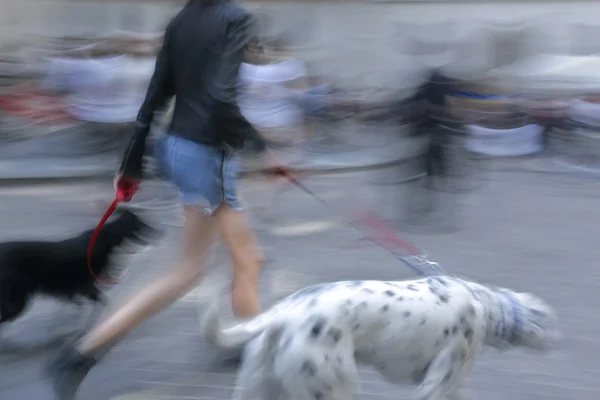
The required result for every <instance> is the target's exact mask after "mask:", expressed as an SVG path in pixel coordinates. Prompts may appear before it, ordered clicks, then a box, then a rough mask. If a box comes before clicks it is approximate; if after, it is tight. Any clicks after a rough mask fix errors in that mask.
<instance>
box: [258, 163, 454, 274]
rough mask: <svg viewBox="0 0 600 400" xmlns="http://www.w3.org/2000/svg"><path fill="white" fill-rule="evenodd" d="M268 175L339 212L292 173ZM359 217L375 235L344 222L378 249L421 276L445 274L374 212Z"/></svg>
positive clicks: (364, 211)
mask: <svg viewBox="0 0 600 400" xmlns="http://www.w3.org/2000/svg"><path fill="white" fill-rule="evenodd" d="M267 173H269V174H271V175H274V176H278V177H282V178H285V179H287V180H288V182H290V183H291V184H293V185H294V186H296V187H297V188H299V189H301V190H302V191H303V192H305V193H306V194H308V195H310V196H311V197H312V198H314V199H315V200H317V201H318V202H319V203H321V204H323V205H324V206H325V207H326V208H327V209H328V210H330V211H331V212H333V213H335V214H337V213H338V211H337V210H334V209H333V208H331V207H330V206H329V204H327V202H326V201H325V200H323V199H321V198H320V197H319V196H318V195H317V194H316V193H315V192H313V191H312V190H310V189H309V188H308V187H306V185H304V184H303V183H302V182H300V181H299V180H298V179H296V177H294V176H293V175H292V173H291V172H290V171H289V170H287V169H285V168H283V167H278V168H274V169H273V170H271V171H268V172H267ZM356 214H357V215H358V216H359V219H360V221H361V222H362V224H363V225H365V226H366V227H367V228H369V230H370V231H371V232H373V233H374V235H370V234H367V233H365V232H364V229H362V228H361V227H360V226H357V225H356V224H355V223H353V222H352V221H350V220H348V219H344V221H345V222H346V223H347V224H349V225H350V226H352V227H353V228H354V229H356V230H357V231H359V232H360V233H362V234H363V235H365V238H366V239H368V240H369V241H371V242H372V243H374V244H375V245H377V246H378V247H380V248H382V249H384V250H386V251H388V252H390V253H391V254H393V255H394V256H395V257H397V258H399V259H401V260H402V261H404V262H405V263H406V264H407V265H408V266H409V267H410V268H411V269H413V270H414V271H415V272H417V273H418V274H420V275H429V274H431V273H435V274H439V273H443V271H442V269H441V268H440V267H439V265H438V264H437V263H434V262H432V261H429V260H428V259H427V255H426V254H425V253H424V252H423V251H421V250H419V249H418V248H417V247H415V246H413V245H412V244H411V243H409V242H408V241H406V240H404V239H403V238H402V237H401V236H400V235H398V234H397V233H396V232H395V231H394V229H392V228H390V227H389V226H387V225H386V224H385V223H384V222H383V221H381V220H380V219H379V218H377V217H376V216H375V215H374V214H373V213H372V212H370V211H369V210H368V209H366V208H364V207H363V208H362V210H360V211H359V212H356ZM398 249H402V250H404V252H405V254H406V253H408V256H406V255H402V254H400V253H399V252H398Z"/></svg>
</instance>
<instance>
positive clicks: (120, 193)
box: [87, 178, 139, 285]
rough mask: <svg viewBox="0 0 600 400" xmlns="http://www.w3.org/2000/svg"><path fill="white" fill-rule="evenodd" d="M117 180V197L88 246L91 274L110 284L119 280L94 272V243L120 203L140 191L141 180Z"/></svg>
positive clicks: (127, 200)
mask: <svg viewBox="0 0 600 400" xmlns="http://www.w3.org/2000/svg"><path fill="white" fill-rule="evenodd" d="M116 182H117V183H116V190H117V193H116V196H115V199H114V200H113V202H112V203H111V204H110V206H108V208H107V209H106V212H105V213H104V215H103V216H102V219H100V222H99V223H98V226H96V229H94V232H93V233H92V238H91V239H90V243H89V244H88V248H87V264H88V270H89V272H90V275H92V277H93V278H94V279H95V280H97V281H99V282H102V283H106V284H109V285H116V284H117V283H118V282H117V281H114V280H112V279H110V278H106V277H103V276H98V275H96V273H95V272H94V268H92V251H93V250H94V244H95V243H96V239H98V235H100V231H101V230H102V227H103V226H104V224H105V223H106V221H107V220H108V219H109V218H110V216H111V215H112V213H113V212H114V211H115V210H116V209H117V206H118V205H119V203H127V202H129V201H130V200H131V199H132V198H133V195H134V194H135V193H136V192H137V191H138V188H139V182H137V181H132V180H127V179H122V178H121V179H119V178H117V181H116Z"/></svg>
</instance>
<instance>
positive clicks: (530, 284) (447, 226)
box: [0, 160, 600, 400]
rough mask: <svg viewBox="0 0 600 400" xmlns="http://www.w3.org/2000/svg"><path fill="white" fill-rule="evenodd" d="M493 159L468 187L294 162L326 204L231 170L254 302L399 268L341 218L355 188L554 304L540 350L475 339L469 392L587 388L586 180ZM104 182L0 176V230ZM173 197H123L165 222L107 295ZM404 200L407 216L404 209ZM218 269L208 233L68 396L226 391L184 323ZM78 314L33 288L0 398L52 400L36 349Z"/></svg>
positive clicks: (114, 295)
mask: <svg viewBox="0 0 600 400" xmlns="http://www.w3.org/2000/svg"><path fill="white" fill-rule="evenodd" d="M499 163H500V164H502V165H499V164H498V163H493V164H486V165H485V166H484V165H479V169H478V170H477V174H473V175H472V176H471V177H469V178H468V179H477V182H478V184H477V185H473V186H472V187H469V190H463V191H459V192H451V191H448V192H439V193H433V194H434V195H435V196H433V197H432V192H427V191H425V190H424V189H422V188H421V187H418V186H417V183H411V184H406V185H390V184H387V183H386V182H388V181H387V180H385V179H383V180H382V179H380V178H381V176H380V175H381V172H379V171H368V172H352V173H348V174H337V175H320V176H313V177H304V178H303V179H304V180H303V182H304V183H305V184H306V185H307V186H309V187H310V188H311V189H312V190H314V191H315V192H316V193H318V194H319V196H320V197H322V199H323V200H325V201H326V202H327V203H328V204H330V205H331V206H332V208H333V209H334V210H336V211H337V213H333V212H332V211H331V210H329V209H327V208H326V207H324V206H322V205H321V204H319V203H318V202H316V201H315V200H314V199H313V198H311V197H310V196H307V195H305V194H304V193H302V192H300V191H298V190H297V189H293V188H290V189H289V190H285V191H283V192H281V193H279V194H277V195H276V196H275V197H273V191H272V187H271V186H269V184H268V183H267V182H265V181H262V180H259V179H256V178H252V179H245V180H243V181H241V183H240V185H241V186H240V187H241V190H240V191H241V193H242V197H243V199H244V202H245V203H246V204H247V205H248V207H249V212H250V215H251V216H252V219H253V224H254V226H255V227H256V229H257V232H258V235H259V238H260V240H261V243H262V244H263V245H264V247H265V252H266V255H267V258H268V262H267V265H266V272H265V276H264V282H263V284H262V285H263V288H262V292H263V293H264V299H265V305H268V304H269V303H270V302H272V301H273V299H276V298H279V297H281V296H284V295H286V294H289V293H291V292H293V291H295V290H297V289H299V288H301V287H303V286H306V285H309V284H312V283H317V282H322V281H332V280H341V279H405V278H410V277H412V274H411V271H410V270H409V269H407V268H406V267H405V266H404V265H403V264H401V263H399V262H398V261H397V260H396V259H395V258H394V257H393V256H391V255H390V254H388V253H386V252H385V251H383V250H381V249H379V248H377V247H374V246H372V245H369V244H368V243H366V242H361V241H360V238H361V234H360V233H359V232H357V231H356V230H355V229H353V228H352V227H350V226H349V225H348V224H346V223H344V220H343V218H344V217H345V216H347V215H349V214H347V212H348V211H349V210H350V209H351V206H352V205H355V204H357V203H361V204H362V205H363V206H365V207H369V208H370V209H372V210H375V211H376V212H377V213H378V214H379V215H380V216H381V217H382V218H383V219H385V220H386V221H388V223H389V224H390V225H392V226H394V227H395V228H397V229H398V230H399V231H400V232H404V233H405V236H406V237H407V238H408V239H409V240H411V241H412V242H413V243H415V244H416V245H417V246H419V247H421V248H423V249H426V250H427V251H428V252H429V254H430V258H431V259H432V260H434V261H438V262H440V263H441V264H442V266H443V267H444V268H445V269H446V270H447V271H448V272H450V273H452V274H456V275H458V276H461V277H466V278H469V279H472V280H476V281H480V282H482V283H488V284H493V285H498V286H505V287H510V288H513V289H515V290H520V291H528V292H529V291H530V292H533V293H536V294H538V295H540V296H542V297H544V298H545V299H547V300H548V302H549V303H550V304H551V305H553V306H554V307H555V308H556V310H557V312H558V314H559V317H560V324H561V328H562V330H563V332H564V339H563V341H562V342H561V343H560V344H559V346H558V347H557V348H556V349H554V350H553V351H552V352H550V353H548V354H536V353H532V352H526V351H521V350H514V351H510V352H506V353H497V352H496V351H492V350H490V351H486V352H485V353H484V354H483V355H482V357H481V359H480V360H479V361H478V362H477V363H476V366H475V368H474V371H473V373H472V374H471V375H470V376H469V378H468V379H467V381H466V382H465V390H466V392H467V394H469V395H470V397H471V398H473V399H483V400H500V399H509V398H510V399H511V400H542V399H543V400H551V399H561V400H597V399H598V398H600V385H599V384H598V376H599V372H600V371H599V369H600V367H599V364H598V359H599V358H600V346H599V343H598V335H597V332H598V329H599V328H600V323H599V320H598V319H597V318H596V315H597V312H596V308H597V296H598V294H597V293H598V288H599V285H598V283H597V282H598V278H600V272H598V271H599V269H598V268H596V261H597V260H598V259H599V258H600V246H598V245H597V242H598V239H597V237H598V235H597V234H595V233H596V232H595V231H596V229H597V226H599V225H600V213H598V212H597V207H598V206H597V204H598V202H597V198H598V194H600V185H598V184H597V183H596V182H597V181H586V182H585V184H584V183H580V184H577V185H575V184H573V185H567V184H566V182H567V181H568V178H565V179H564V180H561V181H552V182H549V181H548V180H547V179H546V178H545V177H544V176H542V174H541V173H539V172H536V171H535V170H534V169H535V168H532V169H527V168H514V166H515V164H517V163H520V161H515V160H507V161H501V162H499ZM484 167H485V168H484ZM561 183H565V184H561ZM112 193H113V192H112V189H111V185H110V182H106V181H104V182H103V181H97V182H96V181H87V182H78V183H52V184H46V185H44V184H36V185H32V184H29V183H19V184H6V183H5V184H4V185H2V186H0V196H1V198H2V201H1V202H0V219H1V220H2V222H3V229H2V231H0V240H9V239H17V238H48V239H56V238H59V237H67V236H71V235H73V234H75V233H77V232H79V231H81V230H84V229H89V228H90V227H92V226H93V225H95V224H96V223H97V221H98V219H99V217H100V214H101V212H100V211H99V209H98V205H97V204H96V202H97V201H110V200H111V196H112ZM265 198H267V199H273V201H272V202H268V201H266V200H265ZM175 199H176V196H175V194H174V193H173V192H172V190H171V189H170V188H168V187H167V186H165V184H164V183H161V182H149V183H147V184H146V186H145V187H144V190H143V191H142V192H141V193H140V194H139V196H138V198H136V203H135V204H133V206H138V207H140V208H145V209H146V210H147V211H145V214H146V215H147V216H148V217H149V218H153V219H154V220H155V222H156V223H161V224H162V225H163V226H165V229H166V236H165V238H164V239H163V240H162V242H161V243H160V245H157V246H156V247H153V248H150V249H148V250H146V251H144V252H141V253H139V254H137V255H135V256H133V257H131V259H130V260H129V262H128V265H129V267H130V269H129V271H130V273H129V275H128V276H127V277H126V278H125V279H124V280H123V281H122V283H121V284H119V285H118V286H116V287H114V288H113V289H111V291H110V293H109V294H108V295H109V297H110V299H111V307H114V306H116V305H118V304H119V303H120V302H122V300H123V298H124V297H127V296H128V295H130V294H131V293H132V292H133V291H135V290H137V289H138V288H139V287H140V286H143V285H144V284H145V283H146V282H148V281H149V280H151V279H153V278H155V277H156V276H158V275H160V274H161V273H162V271H164V270H165V268H169V266H170V265H172V264H173V263H174V262H175V260H176V258H177V255H178V251H179V246H180V245H179V238H180V235H181V227H180V226H181V222H182V220H181V214H180V211H179V210H178V208H177V207H175ZM432 199H434V200H435V201H432ZM268 204H271V206H272V208H270V209H268V208H267V205H268ZM423 204H429V205H431V204H434V205H436V207H437V208H440V207H441V209H442V212H439V210H438V211H437V212H433V213H427V212H419V213H417V212H416V210H417V209H419V210H420V209H421V208H422V207H423ZM410 214H414V215H417V216H419V217H420V218H417V219H416V220H415V218H412V219H411V218H407V217H408V216H410ZM444 215H451V218H442V216H444ZM421 228H423V229H421ZM425 228H427V229H425ZM228 271H229V261H228V259H227V257H226V253H225V251H224V249H223V248H222V246H221V247H219V248H218V249H217V252H216V256H215V259H214V260H213V262H212V263H211V268H210V270H209V272H208V276H207V279H206V281H205V282H204V283H203V285H201V286H200V287H199V288H198V289H196V290H195V291H193V292H192V293H190V294H189V295H188V296H185V297H184V298H183V299H181V300H180V301H178V302H177V303H175V304H174V305H172V306H171V307H170V308H168V309H167V310H165V311H164V312H162V313H161V314H159V315H157V316H156V317H154V318H152V319H151V320H149V321H148V322H146V323H145V324H143V325H142V326H141V327H140V328H139V329H137V330H135V331H134V332H133V333H132V334H131V335H130V336H128V337H127V338H126V339H125V340H124V341H123V342H121V343H120V344H119V345H117V346H116V347H115V348H113V349H112V351H111V352H110V353H109V354H108V355H107V357H106V358H105V359H104V360H103V362H102V363H101V364H99V365H98V366H97V368H96V369H94V371H93V372H92V373H91V374H90V376H89V377H88V379H87V380H86V381H85V383H84V385H83V386H82V388H81V392H80V398H81V399H86V400H108V399H113V400H115V399H120V400H142V399H143V400H150V399H152V400H154V399H171V400H180V399H198V400H201V399H226V398H230V396H231V394H232V386H233V382H234V372H235V371H233V370H232V369H230V368H226V367H222V366H219V363H216V362H215V360H216V359H218V354H217V353H216V352H215V351H214V350H213V349H211V348H210V346H208V345H207V344H206V343H205V342H204V341H203V340H202V338H201V337H200V335H199V313H201V312H202V309H203V307H204V306H205V305H206V304H207V301H208V300H209V299H210V298H211V297H212V296H213V295H214V294H215V293H218V292H220V291H225V290H226V283H225V282H226V280H227V274H228ZM79 322H80V321H79V320H78V315H77V313H76V312H75V310H73V308H72V307H70V306H69V305H65V304H59V303H55V302H54V301H52V300H48V299H39V300H38V301H36V302H35V303H34V305H33V307H32V308H31V310H30V311H29V312H28V314H27V315H26V316H25V317H24V318H22V319H20V320H18V321H16V322H15V323H13V324H11V325H10V326H8V327H7V328H6V329H5V331H3V332H2V339H0V399H2V400H4V399H6V400H46V399H48V400H50V399H52V397H51V396H50V392H49V388H48V382H47V381H46V380H45V379H44V377H43V375H42V373H41V366H42V363H43V361H44V360H45V359H46V358H47V357H48V355H49V354H50V352H51V351H52V350H53V349H55V348H56V345H57V339H56V338H60V337H62V336H63V335H69V334H72V333H73V332H77V326H78V324H79ZM361 376H362V389H361V394H360V396H359V398H360V399H363V400H369V399H373V400H375V399H390V400H391V399H395V400H397V399H404V398H409V396H410V391H409V390H408V389H407V388H403V387H395V386H392V385H389V384H387V383H385V382H383V381H382V380H381V379H380V378H379V377H378V376H377V375H376V374H375V373H374V372H372V371H371V370H370V369H368V368H364V369H363V370H362V371H361Z"/></svg>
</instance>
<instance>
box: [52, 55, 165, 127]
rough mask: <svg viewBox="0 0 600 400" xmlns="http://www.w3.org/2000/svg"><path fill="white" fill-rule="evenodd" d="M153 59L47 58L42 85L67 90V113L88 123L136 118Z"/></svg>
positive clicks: (153, 63)
mask: <svg viewBox="0 0 600 400" xmlns="http://www.w3.org/2000/svg"><path fill="white" fill-rule="evenodd" d="M155 63H156V58H154V57H147V58H134V57H129V56H124V55H123V56H117V57H105V58H67V57H52V58H49V59H48V70H47V74H46V77H45V79H44V80H43V82H42V86H43V87H44V88H47V89H53V90H65V91H67V92H69V96H68V100H67V101H68V106H67V112H68V113H69V114H71V115H72V116H73V117H75V118H77V119H79V120H83V121H91V122H104V123H122V122H132V121H135V120H136V117H137V113H138V111H139V109H140V106H141V104H142V102H143V101H144V96H145V94H146V88H147V86H148V82H149V80H150V77H151V76H152V73H153V71H154V65H155Z"/></svg>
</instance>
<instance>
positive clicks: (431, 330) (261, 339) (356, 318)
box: [203, 276, 558, 400]
mask: <svg viewBox="0 0 600 400" xmlns="http://www.w3.org/2000/svg"><path fill="white" fill-rule="evenodd" d="M217 303H218V302H213V304H212V305H211V306H210V307H209V310H208V311H207V313H206V314H205V315H204V322H203V334H204V336H205V338H206V339H207V340H208V341H209V342H211V343H212V344H214V345H216V346H219V347H221V348H235V347H236V346H245V349H244V357H243V361H242V365H241V367H240V370H239V373H238V377H237V385H236V391H235V393H234V398H235V399H236V400H242V399H263V400H278V399H279V398H280V397H281V396H287V398H290V399H294V400H350V399H353V398H355V396H356V394H357V393H358V390H359V379H358V371H357V365H358V364H368V365H371V366H373V367H374V368H375V369H376V370H377V371H378V372H379V373H380V374H381V375H382V376H383V377H384V378H385V379H386V380H387V381H389V382H391V383H398V384H401V383H409V384H414V385H416V390H415V399H416V400H440V399H443V398H444V397H445V396H447V398H449V399H461V398H463V397H462V396H461V394H460V393H459V389H458V388H457V387H458V385H459V383H460V382H461V381H462V380H463V379H464V378H465V376H466V375H467V373H468V372H469V371H470V370H471V368H472V366H473V363H474V362H475V359H476V357H477V355H478V353H479V352H480V351H481V350H482V349H483V348H484V346H486V345H487V346H491V347H494V348H497V349H507V348H509V347H516V346H522V347H528V348H532V349H538V350H544V349H548V348H550V347H551V344H552V343H553V342H554V341H556V340H557V339H558V330H557V328H556V317H555V314H554V312H553V310H552V309H551V308H550V307H549V306H548V305H547V304H546V303H545V302H544V301H543V300H541V299H539V298H537V297H535V296H533V295H531V294H526V293H515V292H513V291H511V290H508V289H499V288H489V287H486V286H483V285H479V284H477V283H473V282H468V281H464V280H460V279H457V278H451V277H441V276H440V277H437V276H436V277H429V278H424V279H420V280H414V281H399V282H383V281H353V282H335V283H325V284H320V285H315V286H310V287H307V288H305V289H303V290H301V291H299V292H297V293H295V294H292V295H291V296H289V297H287V298H285V299H283V300H282V301H281V302H279V303H278V304H276V305H275V306H273V307H272V308H271V309H269V310H267V311H265V312H264V313H262V314H260V315H258V316H257V317H255V318H254V319H251V320H248V321H246V322H241V323H239V324H237V325H234V326H232V327H229V328H223V327H222V324H221V321H220V318H219V306H218V304H217Z"/></svg>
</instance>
